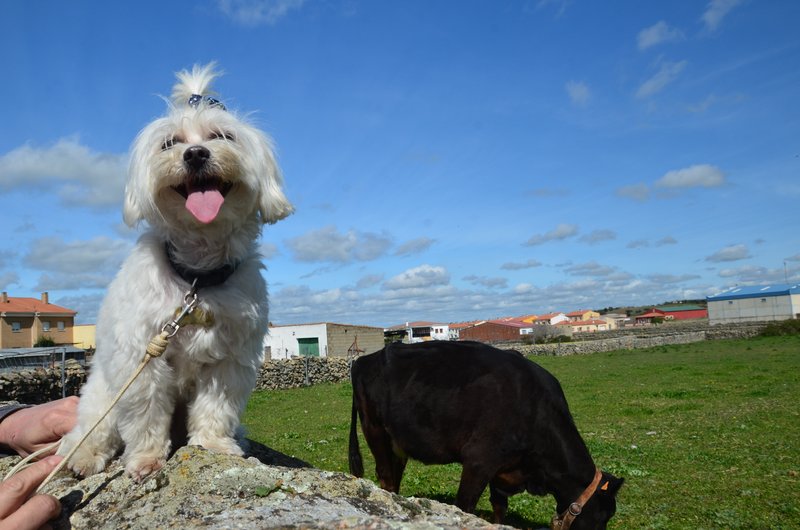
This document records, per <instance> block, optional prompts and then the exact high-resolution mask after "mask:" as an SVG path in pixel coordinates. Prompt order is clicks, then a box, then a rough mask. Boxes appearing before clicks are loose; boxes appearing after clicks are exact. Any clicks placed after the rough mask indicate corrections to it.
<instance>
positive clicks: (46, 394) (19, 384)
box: [0, 359, 86, 405]
mask: <svg viewBox="0 0 800 530" xmlns="http://www.w3.org/2000/svg"><path fill="white" fill-rule="evenodd" d="M61 379H62V377H61V368H60V367H59V368H55V369H54V368H34V369H27V370H21V371H19V372H3V373H0V401H17V402H19V403H28V404H30V405H36V404H38V403H46V402H48V401H52V400H54V399H60V398H61V397H62V396H77V395H78V391H79V390H80V388H81V385H83V383H84V382H85V381H86V371H85V370H84V368H83V366H81V365H80V363H78V362H77V361H74V360H71V359H70V360H68V361H67V362H66V370H65V374H64V384H63V391H62V381H61Z"/></svg>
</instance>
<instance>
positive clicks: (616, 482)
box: [598, 476, 625, 497]
mask: <svg viewBox="0 0 800 530" xmlns="http://www.w3.org/2000/svg"><path fill="white" fill-rule="evenodd" d="M624 482H625V479H624V478H617V477H613V476H612V477H609V478H608V479H606V480H605V482H602V483H601V484H600V487H599V488H598V489H599V490H600V491H603V492H605V493H607V494H608V495H611V496H612V497H613V496H616V494H617V492H618V491H619V489H620V488H621V487H622V484H623V483H624Z"/></svg>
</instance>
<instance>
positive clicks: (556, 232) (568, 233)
mask: <svg viewBox="0 0 800 530" xmlns="http://www.w3.org/2000/svg"><path fill="white" fill-rule="evenodd" d="M577 233H578V226H577V225H573V224H566V223H562V224H559V225H558V226H556V227H555V228H554V229H553V230H550V231H549V232H545V233H544V234H535V235H533V236H531V238H530V239H528V241H526V242H525V243H524V244H525V246H529V247H532V246H535V245H541V244H543V243H547V242H548V241H561V240H564V239H567V238H569V237H572V236H574V235H575V234H577Z"/></svg>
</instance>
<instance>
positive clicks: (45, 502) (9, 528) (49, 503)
mask: <svg viewBox="0 0 800 530" xmlns="http://www.w3.org/2000/svg"><path fill="white" fill-rule="evenodd" d="M59 513H61V503H60V502H59V501H58V499H56V498H55V497H53V496H52V495H35V496H33V497H31V498H30V499H29V500H28V501H27V502H26V503H25V504H23V505H22V506H20V507H19V509H17V510H16V511H15V512H13V513H11V514H10V515H8V516H7V517H6V518H4V519H2V520H0V530H36V529H39V528H42V527H43V526H44V525H45V524H46V523H47V521H50V520H51V519H54V518H56V517H58V514H59Z"/></svg>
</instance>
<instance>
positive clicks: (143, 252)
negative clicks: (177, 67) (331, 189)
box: [59, 64, 292, 480]
mask: <svg viewBox="0 0 800 530" xmlns="http://www.w3.org/2000/svg"><path fill="white" fill-rule="evenodd" d="M217 75H218V74H217V73H216V72H215V71H214V65H213V64H210V65H207V66H205V67H198V66H195V67H194V68H193V69H192V71H191V72H188V71H182V72H180V73H178V74H177V77H178V82H177V83H176V85H175V86H174V88H173V92H172V101H171V105H170V111H169V113H168V114H167V115H166V116H165V117H162V118H159V119H157V120H155V121H154V122H152V123H150V124H149V125H147V126H146V127H145V128H144V129H143V130H142V131H141V133H139V135H138V137H137V138H136V140H135V141H134V144H133V147H132V153H131V164H130V170H129V180H128V183H127V186H126V189H125V206H124V218H125V222H126V223H127V224H128V225H131V226H133V225H136V224H137V223H139V222H140V221H145V222H146V223H147V224H148V225H149V231H148V232H147V233H145V234H144V235H143V236H142V237H141V238H140V239H139V241H138V243H137V245H136V247H135V248H134V250H133V252H132V254H131V255H130V256H129V257H128V258H127V260H126V261H125V263H124V264H123V265H122V268H121V270H120V271H119V274H118V275H117V277H116V278H115V279H114V281H113V282H112V283H111V285H110V286H109V289H108V294H107V295H106V298H105V301H104V302H103V305H102V308H101V309H100V314H99V317H98V321H97V353H96V355H95V357H94V360H93V362H92V367H91V373H90V376H89V380H88V381H87V383H86V385H85V386H84V388H83V391H82V397H81V400H80V406H79V412H78V426H77V427H76V428H75V429H74V430H73V431H72V432H71V433H69V434H68V435H67V436H66V437H65V438H64V443H63V444H62V447H61V449H60V450H59V453H60V454H66V453H67V452H68V451H69V450H70V449H71V448H72V447H73V446H74V445H75V444H76V443H77V441H78V439H79V438H80V437H81V436H82V434H83V433H84V432H86V431H87V430H88V429H89V428H90V427H91V426H92V425H93V424H94V423H95V421H96V420H97V419H98V418H99V417H100V416H101V414H102V413H103V412H104V411H105V409H106V407H107V406H108V404H109V403H110V402H111V401H112V399H113V397H114V396H115V395H116V393H117V391H118V390H119V389H120V387H121V386H122V385H123V384H124V382H125V381H126V380H127V379H128V378H129V376H130V375H131V374H132V373H133V372H134V370H135V369H136V367H137V366H138V365H139V363H140V362H141V360H142V358H143V356H144V352H145V348H146V346H147V344H148V341H149V340H150V339H151V338H152V337H153V336H154V335H156V334H158V332H159V331H160V330H161V328H162V326H163V325H164V324H165V323H166V322H168V321H170V320H171V319H172V318H173V317H174V315H175V311H176V308H180V307H181V306H182V304H183V301H184V296H185V294H186V293H187V291H189V289H190V284H191V283H192V282H193V281H194V280H195V279H196V280H197V287H198V291H197V295H198V299H199V305H198V310H200V311H199V312H200V313H202V314H204V315H206V316H207V318H206V321H205V322H200V323H198V324H194V325H188V326H185V327H182V328H181V329H180V330H179V331H178V333H177V334H176V335H175V336H174V337H173V338H172V340H171V342H170V343H169V346H168V347H167V349H166V352H165V353H164V355H163V356H161V357H158V358H155V359H153V360H152V361H151V362H150V363H149V364H148V365H147V367H146V368H145V370H144V372H143V373H142V374H141V375H140V376H139V377H138V379H137V380H136V381H135V382H134V384H133V385H132V386H131V387H130V389H129V390H128V391H127V393H126V394H125V395H124V397H123V399H122V400H121V401H120V402H119V404H118V405H117V406H116V407H115V408H114V409H113V410H112V412H111V414H110V415H109V416H108V417H107V418H106V419H105V420H104V421H103V422H102V423H101V424H100V425H99V426H98V428H97V429H96V430H95V432H94V433H93V434H92V435H91V436H89V438H88V439H87V441H86V443H85V444H83V445H82V446H81V447H80V448H79V449H78V450H77V452H76V453H75V455H74V456H73V458H71V459H70V462H69V466H70V468H72V469H73V470H74V471H76V472H78V473H80V474H82V475H88V474H92V473H96V472H98V471H101V470H102V469H103V468H104V467H105V466H106V464H107V463H108V461H109V459H111V458H112V457H113V456H114V455H115V454H116V453H117V452H118V451H119V449H120V448H121V447H122V446H123V445H124V447H125V451H124V453H123V461H124V463H125V469H126V471H127V472H128V474H130V475H131V476H132V477H133V478H134V479H135V480H142V479H143V478H144V477H146V476H147V475H149V474H150V473H152V472H154V471H156V470H158V469H159V468H161V467H162V466H163V465H164V463H165V461H166V458H167V456H168V454H169V452H170V449H171V443H170V421H171V418H172V414H173V411H174V409H175V406H176V402H178V401H182V402H185V403H186V404H187V409H188V418H187V425H186V429H187V431H188V443H189V444H190V445H200V446H203V447H205V448H207V449H211V450H214V451H219V452H223V453H228V454H242V449H241V448H240V447H239V445H238V444H237V442H236V439H235V436H236V431H237V428H238V427H239V416H240V414H241V412H242V410H243V409H244V406H245V404H246V402H247V399H248V397H249V396H250V393H251V392H252V390H253V387H254V385H255V382H256V377H257V375H258V372H259V368H260V367H261V363H262V361H263V339H264V335H265V333H266V331H267V325H268V320H267V288H266V283H265V282H264V279H263V278H262V276H261V269H262V265H261V261H260V259H259V255H258V253H257V251H256V239H257V238H258V236H259V234H260V232H261V226H262V224H263V223H274V222H275V221H278V220H279V219H282V218H284V217H286V216H287V215H289V214H290V213H292V206H291V204H290V203H289V201H288V200H287V199H286V197H285V195H284V193H283V191H282V185H283V180H282V177H281V175H280V172H279V169H278V167H277V166H276V163H275V159H274V157H273V154H272V149H271V145H270V141H269V140H268V139H267V137H266V136H265V135H264V134H263V133H262V132H260V131H258V130H257V129H255V128H254V127H252V126H250V125H248V124H247V123H245V122H244V121H242V120H241V119H239V118H237V117H236V116H235V115H234V114H232V113H230V112H228V111H227V110H226V109H225V107H224V106H223V105H222V104H221V103H220V102H219V101H218V100H216V99H215V98H213V97H211V96H209V91H210V85H211V82H212V81H213V80H214V78H215V77H217Z"/></svg>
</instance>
